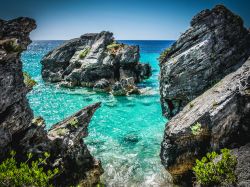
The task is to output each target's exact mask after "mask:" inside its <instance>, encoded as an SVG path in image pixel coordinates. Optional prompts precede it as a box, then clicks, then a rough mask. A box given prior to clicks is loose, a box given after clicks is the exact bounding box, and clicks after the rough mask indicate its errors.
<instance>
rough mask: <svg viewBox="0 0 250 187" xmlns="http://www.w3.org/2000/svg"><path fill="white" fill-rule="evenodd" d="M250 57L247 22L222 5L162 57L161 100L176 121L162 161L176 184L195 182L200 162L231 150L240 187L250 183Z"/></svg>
mask: <svg viewBox="0 0 250 187" xmlns="http://www.w3.org/2000/svg"><path fill="white" fill-rule="evenodd" d="M249 55H250V39H249V32H248V31H247V30H246V29H245V28H244V27H243V21H242V20H241V18H239V17H238V16H236V15H234V14H233V13H232V12H230V11H229V10H228V9H226V8H225V7H224V6H221V5H220V6H216V7H215V8H213V9H212V10H205V11H202V12H201V13H199V14H198V15H196V16H195V17H194V18H193V20H192V22H191V28H190V29H188V30H187V31H186V32H185V33H184V34H183V35H182V36H181V37H180V39H179V40H177V42H176V43H175V44H174V45H173V46H172V47H171V48H170V49H169V50H167V51H166V52H165V54H163V55H162V56H161V80H160V81H161V82H160V86H161V88H160V91H161V101H162V105H163V110H164V112H166V113H167V116H170V117H172V118H171V120H170V121H169V123H168V124H167V125H166V128H165V133H164V138H163V141H162V144H161V153H160V157H161V160H162V164H163V165H164V166H165V168H166V169H167V170H168V171H169V172H170V173H171V174H172V175H173V176H174V178H175V180H176V182H178V183H179V182H184V183H187V182H191V180H192V177H193V175H192V171H191V169H192V167H193V166H194V163H195V159H197V158H198V159H200V158H201V157H202V156H204V155H205V154H206V153H207V152H210V151H219V150H220V149H222V148H229V149H234V152H235V155H236V156H237V166H236V170H235V173H236V176H237V185H239V186H240V185H246V184H249V181H250V178H249V163H248V161H249V158H248V157H249V144H248V145H246V144H247V143H249V141H250V126H249V125H250V92H249V91H250V58H249V59H248V60H247V58H248V57H249ZM178 112H179V113H178ZM176 113H177V114H176ZM174 114H176V115H175V116H174ZM243 160H245V161H246V162H247V163H246V164H245V165H244V164H243ZM243 165H244V166H243Z"/></svg>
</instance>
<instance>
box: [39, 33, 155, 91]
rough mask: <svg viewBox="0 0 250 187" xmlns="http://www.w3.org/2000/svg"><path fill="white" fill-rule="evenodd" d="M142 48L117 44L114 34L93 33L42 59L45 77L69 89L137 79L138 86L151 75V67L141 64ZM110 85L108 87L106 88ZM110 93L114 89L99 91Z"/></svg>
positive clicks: (65, 45)
mask: <svg viewBox="0 0 250 187" xmlns="http://www.w3.org/2000/svg"><path fill="white" fill-rule="evenodd" d="M139 58H140V54H139V47H138V46H129V45H126V44H120V43H117V42H116V41H115V40H114V38H113V34H112V33H111V32H106V31H103V32H101V33H92V34H85V35H82V36H81V37H80V38H77V39H73V40H70V41H68V42H66V43H65V44H63V45H61V46H59V47H58V48H56V49H54V50H52V51H51V52H49V53H48V54H47V55H46V56H44V58H43V59H42V61H41V63H42V77H43V79H44V80H45V81H49V82H59V83H60V85H62V86H66V87H74V86H84V87H91V88H92V87H95V88H96V89H99V86H101V87H102V86H104V85H103V84H102V83H103V80H104V79H105V80H106V82H107V81H108V82H109V84H110V85H114V84H115V82H117V81H118V82H119V81H120V80H121V79H126V78H129V77H133V78H134V81H135V83H138V82H141V81H142V80H143V79H146V78H148V77H149V76H150V75H151V67H150V66H149V64H142V63H139ZM105 85H106V84H105ZM99 91H108V92H109V91H110V89H106V88H105V89H102V88H101V89H99Z"/></svg>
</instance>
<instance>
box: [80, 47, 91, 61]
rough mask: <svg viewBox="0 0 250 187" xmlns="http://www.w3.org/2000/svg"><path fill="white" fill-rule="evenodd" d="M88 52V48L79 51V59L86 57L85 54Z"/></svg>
mask: <svg viewBox="0 0 250 187" xmlns="http://www.w3.org/2000/svg"><path fill="white" fill-rule="evenodd" d="M89 51H90V48H86V49H83V50H82V51H80V53H79V58H80V59H84V58H85V57H86V56H87V54H88V53H89Z"/></svg>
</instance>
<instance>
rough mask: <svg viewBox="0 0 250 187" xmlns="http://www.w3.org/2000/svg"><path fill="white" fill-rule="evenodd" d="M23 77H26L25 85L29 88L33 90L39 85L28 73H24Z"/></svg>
mask: <svg viewBox="0 0 250 187" xmlns="http://www.w3.org/2000/svg"><path fill="white" fill-rule="evenodd" d="M23 77H24V84H25V85H26V86H27V87H28V88H32V87H33V86H35V85H36V84H37V83H36V81H35V80H33V79H32V78H31V77H30V75H29V74H28V73H27V72H23Z"/></svg>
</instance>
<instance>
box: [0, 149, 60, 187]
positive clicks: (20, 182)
mask: <svg viewBox="0 0 250 187" xmlns="http://www.w3.org/2000/svg"><path fill="white" fill-rule="evenodd" d="M49 156H50V155H49V154H48V153H45V154H44V158H39V159H38V160H35V161H31V160H32V154H28V155H27V157H28V158H27V160H26V162H21V163H20V164H19V163H17V161H16V159H15V152H14V151H12V152H11V157H10V158H8V159H6V160H5V161H3V162H2V163H1V165H0V186H2V187H10V186H11V187H12V186H14V187H15V186H52V185H51V184H50V183H49V181H50V179H52V178H53V177H54V176H55V175H56V174H57V173H58V169H54V170H53V171H51V170H48V171H47V172H45V171H44V169H43V166H45V165H46V160H47V159H48V157H49ZM29 163H30V164H29Z"/></svg>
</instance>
